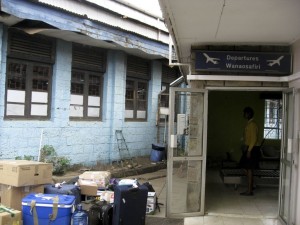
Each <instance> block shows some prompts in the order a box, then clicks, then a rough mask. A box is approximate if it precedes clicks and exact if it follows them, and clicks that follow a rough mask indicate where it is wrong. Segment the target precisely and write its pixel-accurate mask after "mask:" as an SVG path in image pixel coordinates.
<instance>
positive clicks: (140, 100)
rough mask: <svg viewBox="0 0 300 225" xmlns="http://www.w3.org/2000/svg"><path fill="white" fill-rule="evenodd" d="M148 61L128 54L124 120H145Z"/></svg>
mask: <svg viewBox="0 0 300 225" xmlns="http://www.w3.org/2000/svg"><path fill="white" fill-rule="evenodd" d="M150 74H151V67H150V61H148V60H145V59H142V58H139V57H135V56H128V58H127V71H126V76H127V78H126V94H125V120H126V121H146V120H147V108H148V100H147V98H148V84H149V80H150Z"/></svg>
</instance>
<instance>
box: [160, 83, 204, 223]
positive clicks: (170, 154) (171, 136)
mask: <svg viewBox="0 0 300 225" xmlns="http://www.w3.org/2000/svg"><path fill="white" fill-rule="evenodd" d="M176 92H191V93H203V97H204V98H203V100H204V104H203V116H204V118H203V136H202V139H203V140H202V144H203V146H202V156H181V157H174V156H173V149H174V148H176V145H174V144H171V143H172V142H174V136H176V137H177V135H176V134H175V132H174V114H175V110H174V109H175V93H176ZM169 96H170V99H169V108H170V110H169V111H170V113H169V130H168V143H169V144H168V161H167V200H166V217H188V216H203V215H204V212H205V206H204V204H205V180H206V158H207V156H206V147H207V132H206V131H207V109H208V90H205V89H198V88H179V87H171V88H170V95H169ZM176 137H175V139H176ZM188 160H199V161H202V173H201V178H202V181H201V191H200V198H201V201H200V211H199V212H181V213H172V212H171V206H170V204H169V203H170V202H171V198H172V193H173V187H172V181H173V180H172V174H173V162H174V161H188Z"/></svg>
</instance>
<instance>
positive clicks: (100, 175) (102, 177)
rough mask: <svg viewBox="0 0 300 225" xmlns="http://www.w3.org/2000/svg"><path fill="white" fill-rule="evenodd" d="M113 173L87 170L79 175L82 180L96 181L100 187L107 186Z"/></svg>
mask: <svg viewBox="0 0 300 225" xmlns="http://www.w3.org/2000/svg"><path fill="white" fill-rule="evenodd" d="M110 177H111V173H110V172H108V171H86V172H84V173H83V174H80V175H79V180H81V181H94V182H96V184H97V186H98V188H106V186H107V185H108V184H109V180H110Z"/></svg>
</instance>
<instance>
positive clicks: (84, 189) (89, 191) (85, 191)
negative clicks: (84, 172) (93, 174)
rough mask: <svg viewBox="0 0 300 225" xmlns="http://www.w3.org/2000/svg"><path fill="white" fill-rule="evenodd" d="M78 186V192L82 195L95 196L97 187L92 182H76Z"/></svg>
mask: <svg viewBox="0 0 300 225" xmlns="http://www.w3.org/2000/svg"><path fill="white" fill-rule="evenodd" d="M78 185H79V187H80V192H81V194H82V195H88V196H96V195H97V190H98V185H97V183H96V182H94V181H90V180H80V179H79V180H78Z"/></svg>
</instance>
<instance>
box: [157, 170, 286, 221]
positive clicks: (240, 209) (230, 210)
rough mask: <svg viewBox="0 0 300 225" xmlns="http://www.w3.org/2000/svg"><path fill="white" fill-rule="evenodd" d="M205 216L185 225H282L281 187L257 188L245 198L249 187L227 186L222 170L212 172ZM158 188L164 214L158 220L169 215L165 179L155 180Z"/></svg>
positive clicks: (209, 177) (209, 176) (207, 185)
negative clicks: (279, 193)
mask: <svg viewBox="0 0 300 225" xmlns="http://www.w3.org/2000/svg"><path fill="white" fill-rule="evenodd" d="M206 179H207V180H206V196H205V198H206V201H205V202H206V203H205V216H201V217H186V218H184V224H185V225H253V224H255V225H282V224H281V223H280V222H279V220H277V210H278V187H274V186H257V187H256V189H255V192H254V196H241V195H240V192H242V191H244V190H246V186H243V185H242V186H239V187H238V189H237V190H235V189H234V186H233V185H224V184H223V182H222V180H221V178H220V176H219V171H218V170H208V171H207V178H206ZM151 183H152V184H153V186H154V187H155V188H156V192H157V193H158V195H159V196H158V197H159V202H160V203H163V204H164V205H162V206H161V212H157V213H156V214H155V216H156V217H164V216H165V201H166V185H165V184H166V182H165V178H158V179H155V180H152V181H151Z"/></svg>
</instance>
